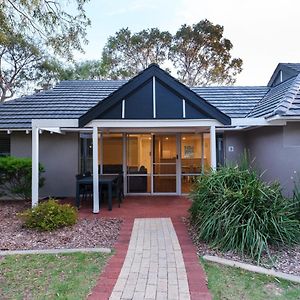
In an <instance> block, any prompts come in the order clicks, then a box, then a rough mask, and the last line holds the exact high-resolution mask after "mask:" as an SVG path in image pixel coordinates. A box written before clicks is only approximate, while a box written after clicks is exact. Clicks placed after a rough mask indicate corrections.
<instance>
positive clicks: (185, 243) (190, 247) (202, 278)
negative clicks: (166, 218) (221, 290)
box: [172, 218, 212, 300]
mask: <svg viewBox="0 0 300 300" xmlns="http://www.w3.org/2000/svg"><path fill="white" fill-rule="evenodd" d="M172 223H173V226H174V228H175V231H176V234H177V237H178V240H179V244H180V247H181V250H182V255H183V260H184V264H185V268H186V273H187V278H188V283H189V289H190V295H191V300H211V299H212V297H211V294H210V292H209V290H208V287H207V278H206V274H205V272H204V270H203V268H202V266H201V265H200V263H199V258H198V255H197V252H196V248H195V246H194V244H193V242H192V240H191V238H190V237H189V234H188V231H187V228H186V226H185V224H184V223H183V220H181V219H180V218H172Z"/></svg>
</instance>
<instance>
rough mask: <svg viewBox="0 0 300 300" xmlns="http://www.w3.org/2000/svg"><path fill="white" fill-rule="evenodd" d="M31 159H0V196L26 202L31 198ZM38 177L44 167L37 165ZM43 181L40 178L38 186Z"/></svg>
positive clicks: (8, 157) (42, 183)
mask: <svg viewBox="0 0 300 300" xmlns="http://www.w3.org/2000/svg"><path fill="white" fill-rule="evenodd" d="M31 170H32V166H31V159H29V158H19V157H13V156H5V157H0V194H2V195H7V196H11V197H15V196H17V197H19V198H21V199H24V200H27V199H30V197H31ZM39 171H40V175H41V173H43V172H44V167H43V166H42V165H39ZM44 182H45V179H44V178H42V177H41V176H40V179H39V186H40V187H42V186H43V185H44Z"/></svg>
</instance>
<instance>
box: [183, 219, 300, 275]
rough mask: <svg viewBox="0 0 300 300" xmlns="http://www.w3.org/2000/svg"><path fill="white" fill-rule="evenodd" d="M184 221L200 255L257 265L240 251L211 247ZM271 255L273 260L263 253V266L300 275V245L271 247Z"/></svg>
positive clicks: (187, 221) (261, 263)
mask: <svg viewBox="0 0 300 300" xmlns="http://www.w3.org/2000/svg"><path fill="white" fill-rule="evenodd" d="M183 221H184V223H185V224H186V226H187V228H188V231H189V234H190V237H191V239H192V240H193V243H194V244H195V246H196V248H197V253H198V255H199V256H204V255H215V256H219V257H222V258H226V259H230V260H234V261H238V262H243V263H248V264H254V265H257V262H256V261H253V260H252V259H251V258H249V257H247V256H242V255H240V254H239V253H236V252H233V251H228V252H222V251H220V250H218V249H215V248H212V247H210V246H209V245H208V244H207V243H206V242H204V241H199V240H198V239H197V238H196V233H195V230H194V228H193V226H192V225H191V224H190V222H189V220H188V219H186V218H184V220H183ZM270 256H271V258H272V260H270V258H269V256H268V255H267V254H266V253H265V254H263V256H262V258H261V262H260V266H261V267H265V268H268V269H274V270H276V271H280V272H283V273H287V274H293V275H297V276H300V246H295V247H290V248H287V247H282V248H278V249H276V248H272V247H270Z"/></svg>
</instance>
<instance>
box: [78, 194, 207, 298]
mask: <svg viewBox="0 0 300 300" xmlns="http://www.w3.org/2000/svg"><path fill="white" fill-rule="evenodd" d="M189 206H190V202H189V200H188V199H187V198H185V197H127V198H126V199H125V201H124V203H123V204H122V205H121V208H120V209H119V208H118V207H116V206H114V209H113V211H111V212H109V211H107V210H106V209H105V210H102V211H100V214H99V215H93V214H91V213H89V214H88V211H87V210H86V209H85V208H84V209H83V210H81V211H80V215H81V217H87V216H89V217H92V218H94V217H97V216H105V217H108V216H111V217H116V216H118V217H121V218H122V219H123V224H122V228H121V232H120V236H119V239H118V241H117V243H116V245H115V251H116V254H115V255H114V256H113V257H112V258H111V259H110V260H109V262H108V264H107V266H106V267H105V270H104V272H103V273H102V274H101V276H100V278H99V280H98V282H97V284H96V286H95V287H94V289H93V290H92V293H91V295H90V296H89V297H88V299H89V300H96V299H97V300H107V299H139V300H143V299H166V300H167V299H191V300H210V299H211V296H210V293H209V291H208V288H207V284H206V275H205V273H204V271H203V269H202V267H201V265H200V264H199V260H198V257H197V254H196V250H195V247H194V245H193V243H192V241H191V239H190V237H189V235H188V232H187V229H186V226H185V225H184V223H183V219H182V218H183V217H186V216H187V210H188V208H189ZM147 269H148V271H147Z"/></svg>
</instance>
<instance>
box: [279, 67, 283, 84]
mask: <svg viewBox="0 0 300 300" xmlns="http://www.w3.org/2000/svg"><path fill="white" fill-rule="evenodd" d="M282 75H283V74H282V70H280V72H279V76H280V82H282V81H283V76H282Z"/></svg>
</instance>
